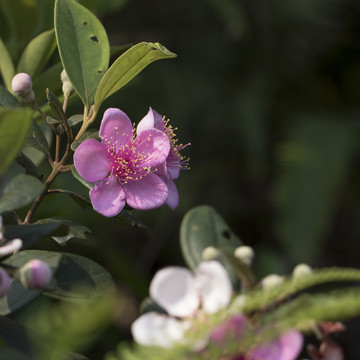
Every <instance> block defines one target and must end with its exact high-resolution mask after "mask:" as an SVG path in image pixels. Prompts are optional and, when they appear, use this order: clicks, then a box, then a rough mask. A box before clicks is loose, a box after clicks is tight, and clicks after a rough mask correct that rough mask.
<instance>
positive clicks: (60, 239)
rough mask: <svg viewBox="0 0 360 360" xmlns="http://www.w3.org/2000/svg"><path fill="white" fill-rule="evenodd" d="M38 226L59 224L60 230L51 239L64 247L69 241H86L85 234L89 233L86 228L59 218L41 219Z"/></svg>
mask: <svg viewBox="0 0 360 360" xmlns="http://www.w3.org/2000/svg"><path fill="white" fill-rule="evenodd" d="M38 223H39V224H53V223H55V224H60V225H61V226H60V228H59V229H58V230H57V232H56V236H55V234H54V235H53V236H52V238H53V239H54V240H55V241H56V242H57V243H59V244H60V245H65V244H66V243H67V242H68V241H69V240H70V239H72V238H77V239H86V235H85V233H86V232H88V233H90V232H91V231H90V229H88V228H87V227H86V226H84V225H81V224H78V223H76V222H75V221H71V220H68V219H64V218H61V217H52V218H49V219H42V220H39V221H38Z"/></svg>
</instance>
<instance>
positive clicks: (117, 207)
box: [89, 176, 125, 217]
mask: <svg viewBox="0 0 360 360" xmlns="http://www.w3.org/2000/svg"><path fill="white" fill-rule="evenodd" d="M89 195H90V200H91V204H92V206H93V208H94V210H95V211H97V212H98V213H100V214H102V215H104V216H107V217H111V216H115V215H117V214H118V213H119V212H120V211H121V210H122V209H123V207H124V205H125V193H124V190H123V189H122V187H121V185H120V183H119V181H118V179H117V178H116V177H115V176H111V177H109V178H107V179H105V180H103V181H102V182H101V183H98V184H96V185H95V187H93V188H92V189H91V190H90V193H89Z"/></svg>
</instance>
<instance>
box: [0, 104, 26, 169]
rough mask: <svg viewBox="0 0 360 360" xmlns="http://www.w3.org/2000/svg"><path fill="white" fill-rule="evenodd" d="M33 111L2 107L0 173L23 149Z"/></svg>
mask: <svg viewBox="0 0 360 360" xmlns="http://www.w3.org/2000/svg"><path fill="white" fill-rule="evenodd" d="M31 114H32V111H28V110H16V111H15V110H12V111H10V110H5V109H0V175H2V174H3V173H4V172H5V171H6V169H7V167H8V166H9V165H10V164H11V162H12V161H13V160H14V159H15V157H16V155H17V154H18V152H19V151H20V150H21V149H22V147H23V145H24V143H25V140H26V136H27V134H28V132H29V130H30V126H31Z"/></svg>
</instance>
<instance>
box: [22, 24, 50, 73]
mask: <svg viewBox="0 0 360 360" xmlns="http://www.w3.org/2000/svg"><path fill="white" fill-rule="evenodd" d="M55 48H56V42H55V33H54V30H48V31H44V32H43V33H41V34H40V35H38V36H36V37H35V38H34V39H32V40H31V41H30V42H29V44H28V45H27V46H26V48H25V49H24V51H23V53H22V54H21V57H20V60H19V64H18V67H17V72H18V73H20V72H24V73H27V74H29V75H30V76H31V77H36V76H37V75H38V74H39V73H40V72H41V70H43V68H44V67H45V65H46V64H47V62H48V61H49V59H50V57H51V55H52V53H53V52H54V50H55Z"/></svg>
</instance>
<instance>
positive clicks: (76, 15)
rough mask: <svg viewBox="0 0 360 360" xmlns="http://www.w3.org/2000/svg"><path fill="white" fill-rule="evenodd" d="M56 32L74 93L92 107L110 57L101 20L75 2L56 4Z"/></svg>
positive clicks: (64, 0)
mask: <svg viewBox="0 0 360 360" xmlns="http://www.w3.org/2000/svg"><path fill="white" fill-rule="evenodd" d="M55 32H56V37H57V43H58V48H59V53H60V57H61V61H62V63H63V66H64V69H65V71H66V73H67V75H68V78H69V80H70V81H71V83H72V85H73V86H74V88H75V90H76V92H77V94H78V95H79V96H80V98H81V100H82V101H83V103H84V104H86V105H91V103H92V101H93V97H94V94H95V91H96V88H97V85H98V83H99V82H100V80H101V78H102V76H103V75H104V73H105V71H106V70H107V68H108V64H109V58H110V46H109V41H108V38H107V35H106V32H105V29H104V28H103V26H102V24H101V23H100V21H99V20H98V19H97V18H96V17H95V16H94V15H93V14H92V13H91V12H90V11H89V10H87V9H86V8H85V7H83V6H82V5H80V4H78V3H77V2H75V1H74V0H57V1H56V3H55Z"/></svg>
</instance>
